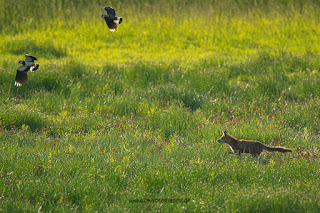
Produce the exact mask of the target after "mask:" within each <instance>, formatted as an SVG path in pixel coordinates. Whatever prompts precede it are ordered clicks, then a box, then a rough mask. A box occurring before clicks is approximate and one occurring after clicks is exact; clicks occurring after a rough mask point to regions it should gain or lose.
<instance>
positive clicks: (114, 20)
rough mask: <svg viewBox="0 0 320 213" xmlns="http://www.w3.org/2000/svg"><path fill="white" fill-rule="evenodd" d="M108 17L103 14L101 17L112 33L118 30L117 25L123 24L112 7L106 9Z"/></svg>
mask: <svg viewBox="0 0 320 213" xmlns="http://www.w3.org/2000/svg"><path fill="white" fill-rule="evenodd" d="M103 9H105V10H106V11H107V14H108V15H105V14H103V15H102V16H101V17H102V18H104V20H105V21H106V23H107V25H108V27H109V29H110V31H111V32H114V31H115V30H116V29H117V24H118V25H119V24H121V23H122V17H116V11H114V9H113V8H112V7H104V8H103Z"/></svg>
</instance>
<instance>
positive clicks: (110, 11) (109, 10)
mask: <svg viewBox="0 0 320 213" xmlns="http://www.w3.org/2000/svg"><path fill="white" fill-rule="evenodd" d="M104 9H105V11H107V13H108V15H109V16H114V17H115V16H116V11H115V10H114V9H113V8H112V7H107V6H105V7H104Z"/></svg>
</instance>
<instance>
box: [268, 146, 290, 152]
mask: <svg viewBox="0 0 320 213" xmlns="http://www.w3.org/2000/svg"><path fill="white" fill-rule="evenodd" d="M265 150H267V151H269V152H292V150H291V149H288V148H284V147H269V146H266V147H265Z"/></svg>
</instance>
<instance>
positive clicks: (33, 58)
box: [25, 54, 38, 61]
mask: <svg viewBox="0 0 320 213" xmlns="http://www.w3.org/2000/svg"><path fill="white" fill-rule="evenodd" d="M25 56H26V61H35V60H38V59H37V58H36V57H34V56H32V55H28V54H25Z"/></svg>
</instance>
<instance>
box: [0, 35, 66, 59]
mask: <svg viewBox="0 0 320 213" xmlns="http://www.w3.org/2000/svg"><path fill="white" fill-rule="evenodd" d="M4 46H5V47H4V48H5V49H6V51H7V52H9V53H11V54H14V55H22V56H23V55H24V54H30V55H33V56H35V57H37V58H38V60H39V59H40V58H62V57H65V56H67V51H66V50H65V49H63V48H59V47H55V46H54V45H53V44H52V43H48V42H36V41H34V40H28V39H23V40H15V41H9V42H6V43H5V45H4ZM22 59H24V58H21V60H22Z"/></svg>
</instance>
